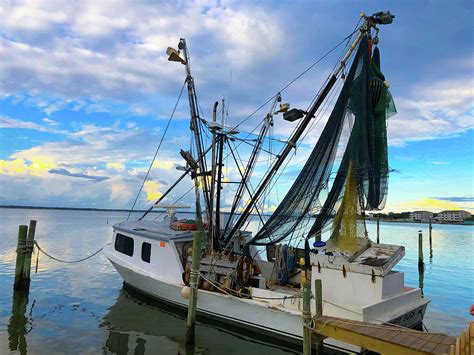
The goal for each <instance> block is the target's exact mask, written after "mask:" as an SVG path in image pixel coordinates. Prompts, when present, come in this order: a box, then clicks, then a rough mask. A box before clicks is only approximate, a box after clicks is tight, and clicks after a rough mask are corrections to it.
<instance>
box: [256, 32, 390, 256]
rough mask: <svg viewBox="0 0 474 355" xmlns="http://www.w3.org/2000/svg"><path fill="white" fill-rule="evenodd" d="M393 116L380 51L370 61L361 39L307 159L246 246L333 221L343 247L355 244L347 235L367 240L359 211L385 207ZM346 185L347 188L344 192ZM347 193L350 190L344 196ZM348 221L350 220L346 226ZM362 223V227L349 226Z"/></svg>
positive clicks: (298, 234) (313, 231)
mask: <svg viewBox="0 0 474 355" xmlns="http://www.w3.org/2000/svg"><path fill="white" fill-rule="evenodd" d="M394 112H395V106H394V104H393V100H392V98H391V96H390V93H389V91H388V89H387V85H386V84H385V77H384V76H383V74H382V73H381V72H380V56H379V51H378V49H377V48H376V49H375V51H374V56H373V59H372V61H371V58H370V53H369V46H368V40H367V38H366V37H364V38H363V39H362V41H361V43H360V44H359V47H358V50H357V53H356V55H355V58H354V60H353V62H352V64H351V68H350V70H349V72H348V75H347V77H346V79H345V82H344V85H343V87H342V89H341V92H340V95H339V97H338V100H337V102H336V104H335V106H334V108H333V111H332V112H331V115H330V117H329V119H328V122H327V124H326V126H325V128H324V130H323V132H322V133H321V136H320V138H319V139H318V142H317V143H316V146H315V147H314V149H313V151H312V153H311V155H310V157H309V158H308V161H307V162H306V164H305V166H304V167H303V169H302V171H301V172H300V174H299V175H298V177H297V179H296V181H295V182H294V184H293V185H292V187H291V188H290V190H289V191H288V193H287V194H286V196H285V198H284V199H283V200H282V202H281V203H280V205H279V206H278V208H277V209H276V211H275V212H274V213H273V215H272V216H271V217H270V219H269V220H268V221H267V222H266V223H265V224H264V225H263V227H262V228H261V230H260V231H259V232H258V233H257V234H256V235H255V237H254V238H253V239H252V240H251V243H252V244H257V245H265V244H275V243H278V242H282V241H288V240H290V239H293V238H305V237H306V238H310V237H313V236H315V235H318V234H320V233H321V230H322V229H323V228H324V227H325V226H327V225H328V224H329V222H330V221H331V220H333V219H334V223H335V225H334V226H333V228H332V235H333V237H334V238H335V239H338V240H342V239H341V235H342V234H341V233H343V234H344V238H343V239H344V240H345V243H346V244H347V245H349V244H351V245H352V246H351V247H350V248H349V249H351V250H352V249H354V243H352V242H350V241H349V240H348V239H347V238H348V237H349V236H350V235H351V234H356V235H354V238H356V237H357V236H358V237H365V236H366V230H365V223H363V218H361V215H362V211H363V210H375V209H381V208H383V206H384V204H385V197H386V195H387V185H388V184H387V183H388V159H387V124H386V120H387V117H388V116H390V115H391V114H393V113H394ZM345 126H349V128H350V136H349V139H348V142H347V146H346V149H345V151H344V155H343V158H342V161H341V163H340V165H339V168H338V170H337V174H336V177H335V179H334V182H333V184H332V186H331V189H330V191H329V193H328V196H327V198H326V200H325V201H324V204H323V205H322V206H321V205H320V203H319V198H320V193H321V191H322V190H324V189H326V188H327V186H328V184H329V176H330V175H331V172H332V169H333V166H334V161H335V156H336V152H337V149H338V146H339V143H340V138H341V132H342V130H343V129H344V127H345ZM349 170H350V171H351V175H350V176H349ZM348 177H349V179H348ZM348 184H350V185H348ZM348 186H352V188H350V189H347V187H348ZM346 190H349V192H348V193H347V194H346V195H347V196H346V197H345V192H346ZM349 195H350V196H349ZM342 203H343V205H342V209H341V204H342ZM315 209H316V210H319V214H318V216H317V217H316V221H315V222H314V223H313V224H312V226H311V224H310V223H312V220H311V214H310V212H311V211H314V210H315ZM338 211H340V212H339V213H338ZM356 212H357V213H356ZM356 215H357V216H356ZM348 216H350V217H348ZM334 217H336V218H334ZM347 218H350V220H351V221H353V222H350V221H349V222H348V219H347ZM361 222H362V224H363V225H362V227H359V226H357V225H355V226H354V225H351V223H357V224H360V223H361ZM310 226H311V228H309V227H310ZM308 231H309V233H308ZM351 231H352V232H351ZM336 234H337V235H336Z"/></svg>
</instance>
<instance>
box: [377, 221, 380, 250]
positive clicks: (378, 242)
mask: <svg viewBox="0 0 474 355" xmlns="http://www.w3.org/2000/svg"><path fill="white" fill-rule="evenodd" d="M377 244H380V215H378V216H377Z"/></svg>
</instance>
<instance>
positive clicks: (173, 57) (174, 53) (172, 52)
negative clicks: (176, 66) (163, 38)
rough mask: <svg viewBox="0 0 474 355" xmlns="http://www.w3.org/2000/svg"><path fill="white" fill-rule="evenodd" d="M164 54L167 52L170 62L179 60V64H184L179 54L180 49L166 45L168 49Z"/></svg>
mask: <svg viewBox="0 0 474 355" xmlns="http://www.w3.org/2000/svg"><path fill="white" fill-rule="evenodd" d="M166 54H168V60H169V61H170V62H180V63H181V64H184V65H186V61H185V60H184V59H183V58H181V56H180V55H179V54H180V51H178V50H176V49H174V48H172V47H168V49H167V50H166Z"/></svg>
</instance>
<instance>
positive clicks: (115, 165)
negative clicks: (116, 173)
mask: <svg viewBox="0 0 474 355" xmlns="http://www.w3.org/2000/svg"><path fill="white" fill-rule="evenodd" d="M106 166H107V168H109V169H115V170H120V171H123V170H124V169H125V165H124V164H123V163H112V162H110V163H107V164H106Z"/></svg>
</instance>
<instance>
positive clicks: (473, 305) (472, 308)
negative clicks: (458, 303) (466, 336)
mask: <svg viewBox="0 0 474 355" xmlns="http://www.w3.org/2000/svg"><path fill="white" fill-rule="evenodd" d="M471 316H474V304H471Z"/></svg>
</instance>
